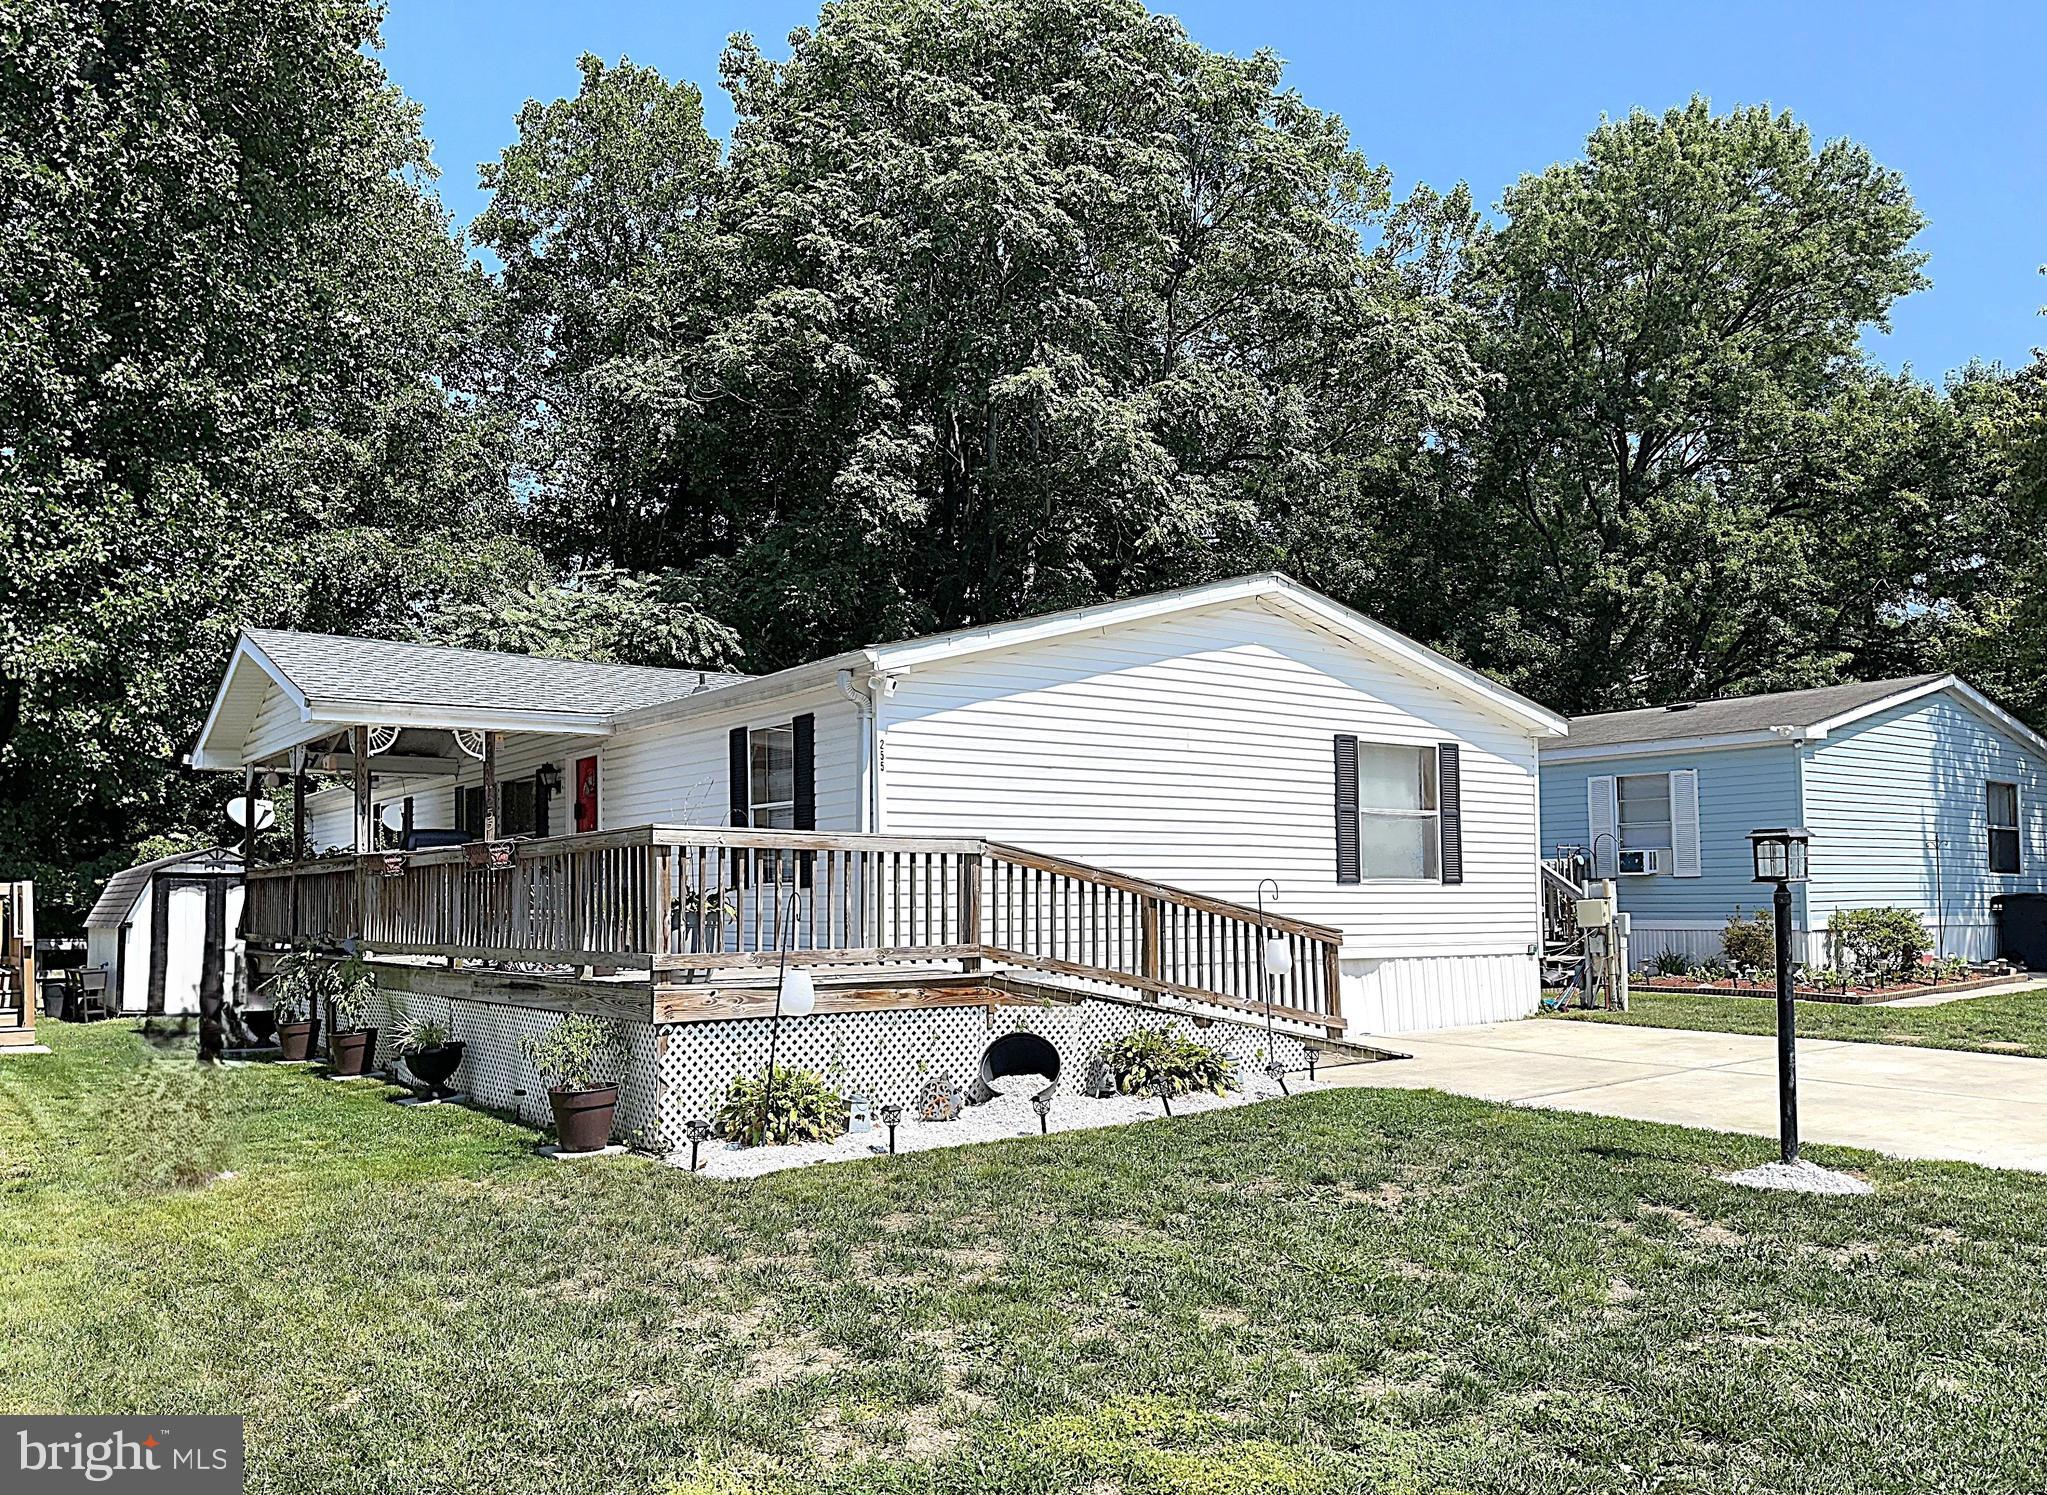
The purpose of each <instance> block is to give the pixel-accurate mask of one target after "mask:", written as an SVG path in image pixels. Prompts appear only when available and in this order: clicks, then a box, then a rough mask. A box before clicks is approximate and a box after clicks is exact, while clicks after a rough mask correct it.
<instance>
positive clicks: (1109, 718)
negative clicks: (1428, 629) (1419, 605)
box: [882, 603, 1540, 1011]
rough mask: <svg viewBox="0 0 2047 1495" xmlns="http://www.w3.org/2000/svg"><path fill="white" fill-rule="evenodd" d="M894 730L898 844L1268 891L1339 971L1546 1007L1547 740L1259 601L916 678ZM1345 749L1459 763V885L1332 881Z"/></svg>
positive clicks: (891, 779)
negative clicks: (1510, 969)
mask: <svg viewBox="0 0 2047 1495" xmlns="http://www.w3.org/2000/svg"><path fill="white" fill-rule="evenodd" d="M882 712H883V715H882V726H883V733H884V735H883V764H884V767H883V773H882V793H883V815H884V818H883V827H884V828H885V829H886V830H888V831H890V832H897V833H902V834H933V835H940V834H968V835H988V836H991V837H994V838H995V839H998V840H1004V841H1011V842H1014V843H1016V844H1019V845H1022V846H1027V847H1031V848H1034V849H1038V850H1043V851H1046V852H1050V853H1053V854H1055V855H1065V856H1071V857H1075V858H1078V859H1081V860H1084V861H1090V862H1093V863H1095V864H1097V865H1100V866H1103V867H1108V868H1112V869H1114V870H1116V871H1120V872H1127V873H1132V874H1134V875H1137V876H1143V877H1151V878H1156V879H1158V880H1159V881H1162V882H1168V883H1173V884H1177V885H1179V886H1183V887H1188V888H1192V889H1195V890H1197V891H1201V892H1206V893H1211V894H1214V895H1216V896H1218V897H1223V898H1229V899H1234V900H1237V901H1240V902H1246V903H1248V902H1252V901H1254V899H1255V895H1256V889H1257V886H1258V882H1259V880H1260V879H1261V878H1265V877H1271V878H1273V879H1275V880H1276V881H1277V882H1278V883H1279V885H1280V898H1279V907H1280V909H1281V910H1282V911H1284V912H1286V913H1288V914H1292V915H1294V916H1296V917H1299V918H1303V919H1309V920H1314V921H1316V922H1320V923H1326V924H1331V925H1334V926H1336V927H1338V928H1341V929H1342V930H1343V931H1344V933H1345V935H1346V941H1345V955H1346V956H1347V957H1358V958H1363V957H1373V958H1383V957H1389V956H1397V957H1415V956H1427V955H1448V954H1498V955H1502V956H1513V957H1516V958H1519V959H1521V960H1523V962H1524V963H1525V966H1526V970H1525V976H1526V981H1525V982H1524V983H1523V985H1522V987H1521V988H1520V989H1521V990H1522V992H1523V994H1524V995H1525V996H1526V997H1527V999H1528V1001H1529V1002H1530V1003H1531V1004H1532V1001H1533V993H1534V987H1533V980H1534V963H1533V961H1532V960H1528V959H1526V952H1527V949H1528V947H1529V945H1530V944H1532V943H1533V942H1535V941H1536V940H1537V939H1538V938H1539V937H1540V935H1539V924H1540V914H1539V907H1538V904H1537V901H1536V880H1535V870H1534V868H1535V853H1536V831H1535V811H1536V786H1535V748H1534V743H1533V741H1532V740H1531V738H1530V737H1529V736H1528V735H1527V733H1526V730H1525V729H1524V728H1521V727H1518V726H1513V725H1509V724H1508V723H1506V722H1503V721H1501V720H1500V719H1499V718H1498V717H1497V716H1495V715H1494V714H1493V713H1491V712H1490V711H1488V710H1485V709H1483V708H1480V707H1478V706H1476V705H1474V704H1471V703H1469V702H1468V701H1466V700H1465V699H1464V698H1462V697H1459V696H1455V695H1453V694H1451V693H1450V692H1449V691H1448V690H1446V689H1444V688H1443V687H1441V686H1439V685H1437V684H1435V683H1433V682H1425V681H1423V680H1421V679H1418V678H1416V677H1414V676H1411V675H1407V674H1405V673H1402V672H1401V671H1400V670H1398V669H1396V668H1394V667H1392V666H1391V665H1388V664H1383V663H1381V662H1379V661H1378V660H1376V659H1374V658H1372V657H1369V656H1367V655H1366V654H1364V653H1363V652H1362V651H1361V650H1359V649H1357V648H1356V647H1353V646H1351V645H1348V644H1346V643H1343V642H1339V641H1338V640H1336V639H1335V638H1333V637H1331V636H1330V635H1327V634H1324V633H1322V632H1321V631H1319V630H1317V629H1314V628H1311V627H1307V626H1304V625H1302V624H1300V623H1297V622H1294V621H1293V620H1291V619H1289V618H1283V617H1280V616H1278V615H1277V614H1276V613H1274V612H1273V611H1271V610H1269V609H1267V608H1264V607H1261V606H1259V605H1257V604H1256V603H1243V604H1237V605H1232V606H1228V607H1221V608H1215V609H1203V610H1201V611H1197V612H1188V613H1182V614H1178V615H1174V616H1171V617H1166V618H1159V619H1154V620H1151V621H1149V622H1144V623H1135V624H1130V625H1125V626H1122V627H1118V628H1113V629H1107V630H1104V631H1102V632H1100V633H1096V634H1090V635H1087V636H1085V637H1080V638H1069V639H1066V640H1063V641H1059V642H1057V643H1048V644H1043V645H1025V646H1020V647H1018V648H1015V649H1009V650H1003V651H1000V652H997V653H992V654H984V655H981V656H979V657H977V658H974V659H971V660H961V661H958V662H956V663H945V664H934V665H929V666H924V667H920V668H918V669H916V670H913V671H911V672H908V673H906V674H904V675H903V676H901V677H900V679H899V681H898V684H897V687H896V691H895V693H894V695H892V696H886V697H884V698H883V701H882ZM1346 732H1348V733H1355V734H1356V735H1357V736H1358V737H1359V739H1360V743H1359V746H1360V749H1361V750H1363V749H1365V748H1367V747H1369V746H1371V745H1374V744H1379V745H1396V746H1402V747H1405V748H1407V749H1409V750H1411V751H1421V750H1424V749H1429V750H1432V749H1433V748H1434V746H1435V745H1436V744H1437V743H1439V742H1456V743H1459V744H1461V745H1462V754H1461V760H1462V778H1463V796H1462V812H1463V850H1464V879H1465V880H1464V882H1463V883H1462V884H1459V885H1451V886H1445V885H1443V884H1441V883H1438V882H1430V881H1424V880H1413V881H1396V882H1378V883H1373V882H1368V883H1365V884H1362V885H1359V886H1339V885H1338V883H1337V882H1336V846H1335V836H1336V823H1335V799H1334V786H1333V784H1332V782H1331V772H1330V743H1331V740H1332V737H1333V736H1334V735H1335V734H1338V733H1346ZM1516 969H1517V970H1518V969H1520V967H1518V966H1517V967H1516ZM1516 979H1517V980H1518V979H1520V978H1518V977H1517V978H1516ZM1438 998H1439V1001H1440V1002H1441V1003H1442V1004H1443V1010H1445V1011H1450V1010H1452V1008H1453V1007H1454V998H1453V995H1452V994H1450V993H1449V992H1447V991H1440V992H1439V993H1438Z"/></svg>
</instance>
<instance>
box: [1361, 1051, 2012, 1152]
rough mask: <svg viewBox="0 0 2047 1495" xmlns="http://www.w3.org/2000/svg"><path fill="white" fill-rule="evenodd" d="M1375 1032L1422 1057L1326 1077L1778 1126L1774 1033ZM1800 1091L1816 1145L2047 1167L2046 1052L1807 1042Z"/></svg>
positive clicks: (1601, 1111)
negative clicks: (2028, 1055)
mask: <svg viewBox="0 0 2047 1495" xmlns="http://www.w3.org/2000/svg"><path fill="white" fill-rule="evenodd" d="M1372 1041H1373V1042H1374V1043H1375V1044H1377V1045H1379V1046H1380V1047H1383V1048H1386V1049H1389V1050H1392V1051H1394V1052H1399V1053H1406V1054H1409V1055H1411V1056H1412V1057H1410V1058H1406V1059H1396V1060H1390V1061H1387V1062H1385V1063H1381V1064H1353V1065H1345V1066H1343V1067H1341V1068H1336V1069H1329V1070H1325V1071H1323V1078H1325V1079H1327V1080H1328V1081H1330V1082H1331V1083H1334V1084H1339V1085H1358V1086H1383V1087H1392V1088H1405V1089H1429V1090H1447V1091H1451V1092H1453V1093H1454V1094H1457V1095H1470V1096H1476V1097H1478V1098H1480V1099H1482V1100H1497V1101H1510V1102H1512V1103H1514V1104H1515V1105H1527V1106H1547V1107H1551V1108H1553V1109H1556V1110H1560V1111H1590V1112H1594V1113H1596V1114H1598V1115H1601V1116H1620V1117H1626V1118H1628V1119H1630V1120H1635V1121H1666V1122H1674V1123H1676V1124H1678V1125H1680V1126H1700V1127H1710V1128H1712V1129H1714V1130H1716V1131H1725V1132H1756V1133H1760V1134H1762V1135H1765V1136H1775V1135H1776V1132H1777V1048H1776V1040H1775V1039H1774V1038H1758V1037H1753V1036H1750V1035H1748V1034H1737V1033H1692V1032H1685V1031H1681V1030H1678V1029H1674V1028H1632V1027H1623V1026H1621V1025H1619V1024H1611V1023H1587V1022H1567V1021H1557V1020H1554V1019H1548V1020H1546V1019H1541V1018H1530V1019H1526V1020H1524V1021H1522V1022H1517V1023H1489V1024H1486V1025H1484V1026H1482V1027H1475V1028H1448V1029H1444V1030H1442V1031H1440V1032H1435V1033H1414V1034H1402V1035H1400V1036H1398V1037H1387V1038H1379V1039H1374V1040H1372ZM1798 1097H1799V1126H1800V1130H1801V1133H1802V1135H1803V1137H1804V1139H1805V1140H1806V1141H1808V1142H1837V1143H1842V1144H1845V1145H1847V1146H1851V1147H1867V1148H1871V1149H1874V1150H1875V1151H1877V1152H1886V1153H1891V1154H1893V1155H1895V1156H1897V1157H1906V1158H1949V1159H1955V1160H1958V1161H1961V1162H1968V1163H1987V1164H1990V1165H1991V1166H1993V1167H1998V1168H2030V1169H2034V1170H2036V1171H2041V1172H2047V1059H2024V1058H2017V1057H2013V1056H2010V1055H2004V1054H1967V1053H1957V1052H1954V1051H1952V1050H1948V1049H1920V1048H1908V1047H1904V1046H1901V1045H1896V1044H1883V1043H1842V1042H1839V1041H1837V1040H1827V1039H1816V1038H1808V1039H1801V1040H1799V1044H1798Z"/></svg>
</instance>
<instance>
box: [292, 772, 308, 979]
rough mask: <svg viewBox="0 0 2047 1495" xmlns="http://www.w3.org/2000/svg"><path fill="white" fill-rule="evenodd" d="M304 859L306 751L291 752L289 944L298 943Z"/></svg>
mask: <svg viewBox="0 0 2047 1495" xmlns="http://www.w3.org/2000/svg"><path fill="white" fill-rule="evenodd" d="M305 859H306V750H305V748H304V746H303V745H301V746H299V747H295V748H293V749H292V750H291V942H292V944H293V945H294V946H296V945H297V944H298V942H299V863H300V862H303V861H304V860H305Z"/></svg>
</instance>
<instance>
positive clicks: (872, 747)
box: [838, 670, 881, 832]
mask: <svg viewBox="0 0 2047 1495" xmlns="http://www.w3.org/2000/svg"><path fill="white" fill-rule="evenodd" d="M838 684H839V694H840V695H842V696H844V697H845V698H846V699H847V700H849V701H851V702H852V703H853V709H854V710H855V711H857V712H858V713H859V714H860V796H859V798H860V829H861V831H862V832H870V831H872V830H874V829H875V827H876V825H877V824H878V823H879V821H880V819H881V808H880V807H881V773H880V771H879V767H878V765H877V764H876V762H875V758H876V747H877V744H878V740H879V739H878V736H877V734H876V732H875V728H874V697H873V696H872V695H870V694H869V693H867V692H866V691H859V690H855V689H854V688H853V672H852V671H851V670H840V671H839V677H838Z"/></svg>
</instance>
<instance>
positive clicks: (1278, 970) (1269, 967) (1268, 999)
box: [1258, 877, 1294, 1095]
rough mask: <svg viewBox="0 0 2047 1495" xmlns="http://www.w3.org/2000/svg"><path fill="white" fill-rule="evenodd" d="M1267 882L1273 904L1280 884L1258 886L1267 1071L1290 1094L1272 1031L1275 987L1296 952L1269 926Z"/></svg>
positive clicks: (1264, 881) (1266, 880)
mask: <svg viewBox="0 0 2047 1495" xmlns="http://www.w3.org/2000/svg"><path fill="white" fill-rule="evenodd" d="M1267 883H1271V884H1272V901H1273V902H1274V903H1277V902H1279V884H1278V883H1277V882H1273V880H1272V879H1271V878H1269V877H1267V878H1261V879H1260V880H1259V883H1258V933H1259V935H1260V936H1261V945H1262V947H1263V948H1262V949H1261V950H1260V952H1259V959H1260V963H1261V964H1262V965H1263V966H1264V968H1265V976H1264V980H1263V981H1262V982H1261V983H1260V984H1261V985H1263V986H1264V988H1265V1059H1266V1069H1265V1072H1266V1073H1267V1074H1268V1075H1270V1076H1272V1078H1273V1079H1275V1080H1277V1081H1279V1093H1280V1094H1281V1095H1286V1094H1288V1093H1289V1092H1288V1090H1287V1088H1286V1066H1285V1065H1283V1064H1281V1063H1280V1062H1279V1040H1278V1038H1277V1037H1276V1036H1275V1035H1274V1034H1273V1031H1272V984H1273V982H1275V981H1278V980H1280V979H1281V978H1282V977H1284V976H1285V975H1286V974H1287V973H1288V972H1289V971H1291V970H1292V969H1293V968H1294V952H1293V951H1292V950H1291V949H1289V948H1288V946H1287V942H1286V941H1285V940H1283V939H1280V938H1278V937H1277V936H1276V935H1274V934H1273V932H1272V930H1271V929H1270V928H1269V927H1268V926H1267V925H1266V922H1265V886H1266V884H1267Z"/></svg>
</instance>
